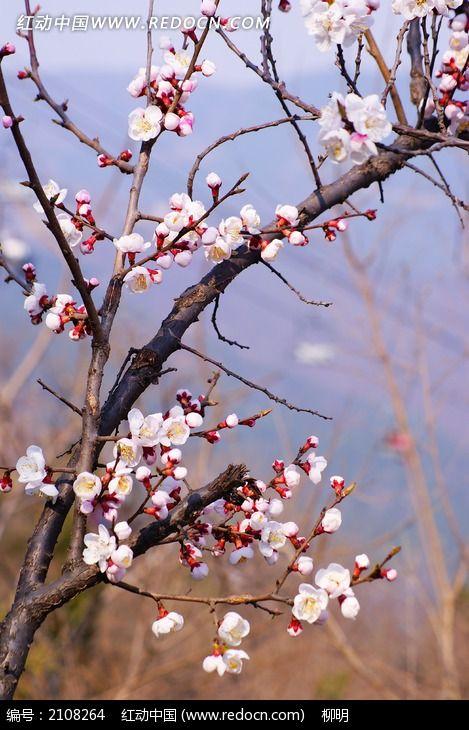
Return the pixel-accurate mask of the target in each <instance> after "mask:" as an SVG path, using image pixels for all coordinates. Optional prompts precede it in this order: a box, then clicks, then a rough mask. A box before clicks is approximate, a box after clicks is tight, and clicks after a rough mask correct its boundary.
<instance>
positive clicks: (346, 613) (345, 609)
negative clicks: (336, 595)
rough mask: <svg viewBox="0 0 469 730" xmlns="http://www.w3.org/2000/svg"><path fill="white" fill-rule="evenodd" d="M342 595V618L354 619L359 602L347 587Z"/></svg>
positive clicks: (358, 609) (358, 608)
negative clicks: (343, 596)
mask: <svg viewBox="0 0 469 730" xmlns="http://www.w3.org/2000/svg"><path fill="white" fill-rule="evenodd" d="M344 595H345V598H344V599H343V600H342V601H341V603H340V610H341V612H342V616H343V617H344V618H350V619H356V618H357V616H358V612H359V611H360V604H359V602H358V600H357V598H356V596H355V594H354V592H353V591H352V589H351V588H348V589H347V590H346V591H345V593H344Z"/></svg>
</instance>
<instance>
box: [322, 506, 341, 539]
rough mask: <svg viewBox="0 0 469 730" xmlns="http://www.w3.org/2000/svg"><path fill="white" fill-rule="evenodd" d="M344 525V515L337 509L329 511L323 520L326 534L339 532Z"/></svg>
mask: <svg viewBox="0 0 469 730" xmlns="http://www.w3.org/2000/svg"><path fill="white" fill-rule="evenodd" d="M341 524H342V514H341V512H340V509H338V508H337V507H331V508H330V509H328V510H327V511H326V513H325V515H324V517H323V518H322V522H321V526H322V528H323V530H324V532H329V533H332V532H337V530H338V529H339V527H340V526H341Z"/></svg>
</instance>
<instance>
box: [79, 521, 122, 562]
mask: <svg viewBox="0 0 469 730" xmlns="http://www.w3.org/2000/svg"><path fill="white" fill-rule="evenodd" d="M84 543H85V546H86V547H85V549H84V550H83V560H84V562H85V563H86V564H87V565H94V564H95V563H97V564H98V566H99V569H100V571H101V573H104V572H105V571H106V569H107V565H108V562H107V561H108V559H109V558H110V557H111V554H112V553H113V552H114V550H115V549H116V538H115V537H114V535H112V536H111V535H110V534H109V532H108V530H107V528H106V527H105V526H104V525H99V526H98V533H97V534H96V533H94V532H89V533H88V534H86V535H85V537H84Z"/></svg>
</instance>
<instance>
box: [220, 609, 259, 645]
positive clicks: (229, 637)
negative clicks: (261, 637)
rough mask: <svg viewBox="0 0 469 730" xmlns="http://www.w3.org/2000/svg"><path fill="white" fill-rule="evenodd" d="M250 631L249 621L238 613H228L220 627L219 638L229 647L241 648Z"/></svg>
mask: <svg viewBox="0 0 469 730" xmlns="http://www.w3.org/2000/svg"><path fill="white" fill-rule="evenodd" d="M250 629H251V627H250V625H249V621H246V619H244V618H243V617H242V616H240V615H239V613H236V611H228V613H225V616H224V617H223V621H222V622H221V623H220V626H219V627H218V636H219V637H220V639H222V641H224V642H225V644H228V645H229V646H239V645H240V644H241V642H242V640H243V639H244V638H245V637H246V636H247V635H248V634H249V631H250Z"/></svg>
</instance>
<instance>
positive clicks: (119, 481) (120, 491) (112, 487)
mask: <svg viewBox="0 0 469 730" xmlns="http://www.w3.org/2000/svg"><path fill="white" fill-rule="evenodd" d="M132 487H133V480H132V477H131V476H130V474H120V475H118V476H115V477H114V479H111V481H110V482H109V486H108V489H109V494H117V496H118V497H127V496H128V495H129V494H130V493H131V491H132Z"/></svg>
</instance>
